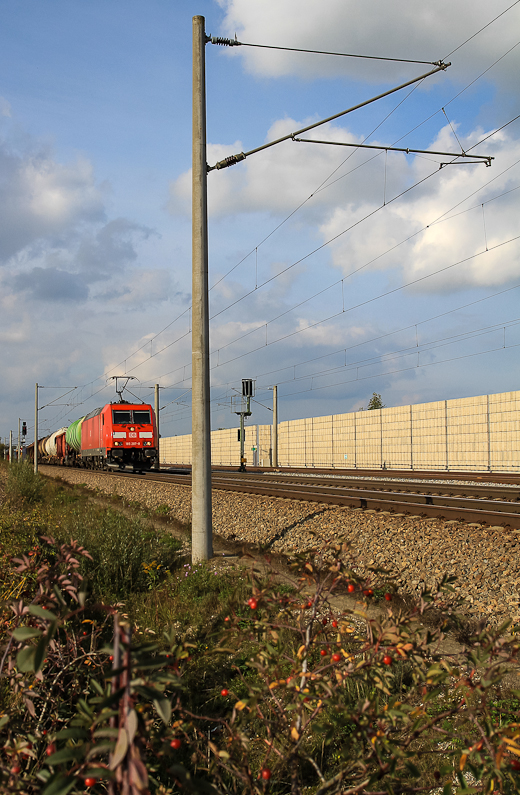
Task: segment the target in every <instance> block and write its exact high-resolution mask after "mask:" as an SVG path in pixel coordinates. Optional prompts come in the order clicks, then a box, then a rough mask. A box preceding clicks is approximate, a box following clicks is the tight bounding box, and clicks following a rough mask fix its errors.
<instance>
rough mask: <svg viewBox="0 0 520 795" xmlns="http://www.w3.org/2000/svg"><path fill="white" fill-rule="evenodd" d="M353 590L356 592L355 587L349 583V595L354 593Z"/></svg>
mask: <svg viewBox="0 0 520 795" xmlns="http://www.w3.org/2000/svg"><path fill="white" fill-rule="evenodd" d="M355 590H356V586H355V585H354V584H353V583H351V582H349V584H348V585H347V591H348V592H349V593H354V591H355Z"/></svg>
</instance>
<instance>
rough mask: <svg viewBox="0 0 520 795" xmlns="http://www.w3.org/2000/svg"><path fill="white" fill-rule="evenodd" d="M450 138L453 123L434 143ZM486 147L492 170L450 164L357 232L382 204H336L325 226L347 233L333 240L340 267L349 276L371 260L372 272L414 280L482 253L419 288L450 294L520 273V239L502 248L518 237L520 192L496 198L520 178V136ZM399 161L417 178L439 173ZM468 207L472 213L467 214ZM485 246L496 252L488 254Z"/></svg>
mask: <svg viewBox="0 0 520 795" xmlns="http://www.w3.org/2000/svg"><path fill="white" fill-rule="evenodd" d="M475 137H478V136H475ZM470 143H471V142H470ZM449 144H450V141H449V135H448V128H447V127H446V128H444V129H443V130H442V131H441V133H440V135H439V136H438V138H437V140H436V141H434V142H433V143H432V149H439V148H446V147H447V146H449ZM485 146H486V153H487V152H492V153H493V154H494V155H495V156H496V159H495V160H494V161H493V166H492V168H491V169H486V168H485V167H484V166H482V165H475V166H455V165H454V166H450V167H446V168H445V169H443V170H442V171H441V172H440V173H437V174H435V176H433V177H432V178H431V179H430V180H428V181H427V182H426V183H424V184H423V185H422V186H421V187H419V189H417V190H415V191H411V192H410V193H409V194H407V196H406V197H403V198H402V199H401V200H399V201H396V202H395V203H391V204H388V205H387V206H386V207H384V208H381V209H380V210H379V211H378V213H377V214H376V215H374V216H372V218H371V219H369V220H367V221H365V222H363V223H362V224H360V225H359V226H358V227H356V228H354V229H352V231H350V232H346V233H345V234H341V233H342V232H344V230H346V229H348V228H349V227H351V226H352V224H353V222H355V221H356V220H357V219H358V218H359V217H362V216H367V215H369V213H370V212H372V211H373V210H376V209H377V207H378V206H380V204H381V202H378V203H377V204H375V203H373V202H371V201H366V202H365V203H364V204H363V206H362V207H360V208H357V211H356V212H355V213H354V212H352V211H351V210H350V209H349V208H346V209H345V208H336V209H335V210H334V212H333V214H332V215H331V217H330V219H328V220H327V222H326V223H324V224H322V226H321V233H322V235H323V239H324V240H331V239H333V238H334V237H336V236H337V235H340V234H341V237H339V238H338V239H337V240H336V241H335V242H333V243H332V244H331V252H332V258H333V263H334V265H335V266H336V267H338V268H339V269H340V270H341V272H342V273H343V274H345V275H348V274H350V273H353V272H354V271H356V270H358V269H359V268H364V267H365V266H367V268H368V269H371V270H389V269H391V268H397V269H399V270H400V271H401V272H402V276H403V278H404V280H405V281H409V280H411V279H415V278H419V277H421V276H425V275H427V274H430V273H433V272H434V271H435V270H438V269H440V268H443V267H446V266H449V265H451V264H453V263H456V262H458V261H460V260H468V258H470V257H473V256H474V255H478V254H481V253H482V256H477V257H475V258H474V259H470V260H469V261H467V262H465V263H463V264H462V265H461V266H457V267H456V268H453V269H451V270H448V271H446V272H445V273H444V274H443V275H440V276H435V277H433V278H432V279H429V280H425V281H424V282H422V283H421V284H420V285H418V286H417V287H416V288H415V289H418V290H421V291H423V290H424V291H426V292H430V291H438V292H443V291H445V290H447V289H454V288H460V287H469V286H480V285H500V284H504V283H506V282H508V281H509V280H511V279H513V278H517V277H518V275H519V272H520V269H519V255H520V245H519V242H518V241H517V242H516V243H512V244H509V245H508V246H507V247H503V248H502V247H501V248H495V247H497V246H498V245H499V244H501V243H504V242H505V241H507V240H509V239H510V238H513V237H516V235H517V219H518V212H519V203H520V196H519V194H518V191H513V192H512V193H509V194H507V195H504V196H503V197H501V198H497V199H496V200H495V201H489V200H490V199H493V198H494V197H498V196H499V195H500V194H502V193H504V194H505V193H506V192H507V191H508V190H509V189H511V188H513V187H515V186H517V185H518V184H519V179H520V166H519V165H515V163H518V162H519V161H520V142H519V141H517V140H512V139H510V138H508V137H507V136H506V135H505V133H504V132H502V133H499V134H497V136H495V138H492V139H490V140H489V141H488V142H486V144H485ZM481 148H483V147H481ZM398 167H399V169H400V170H401V171H405V170H406V172H407V175H408V179H410V181H412V182H416V181H418V180H420V179H421V178H422V177H424V176H426V175H427V174H428V173H429V172H432V171H434V168H432V165H431V164H430V163H427V162H426V161H423V160H415V161H414V162H413V163H411V164H410V165H408V164H406V163H403V162H401V163H399V166H398ZM487 183H489V184H487ZM391 196H392V194H391V195H390V197H389V198H391ZM482 204H484V208H482ZM452 208H453V209H452ZM464 210H468V212H464V213H463V212H462V211H464ZM447 211H450V212H447ZM451 216H453V218H451ZM436 221H438V222H437V223H435V222H436ZM410 236H411V238H410V240H409V241H408V242H404V241H406V239H407V238H409V237H410ZM401 243H402V245H400V244H401ZM486 246H487V248H488V249H495V250H494V251H488V252H486ZM483 252H486V253H483ZM373 260H375V261H374V262H372V261H373ZM370 263H371V264H370Z"/></svg>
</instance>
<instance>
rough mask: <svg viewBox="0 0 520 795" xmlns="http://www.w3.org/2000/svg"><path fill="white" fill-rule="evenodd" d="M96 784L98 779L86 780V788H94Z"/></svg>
mask: <svg viewBox="0 0 520 795" xmlns="http://www.w3.org/2000/svg"><path fill="white" fill-rule="evenodd" d="M95 783H96V779H95V778H86V779H85V786H86V787H93V786H94V784H95Z"/></svg>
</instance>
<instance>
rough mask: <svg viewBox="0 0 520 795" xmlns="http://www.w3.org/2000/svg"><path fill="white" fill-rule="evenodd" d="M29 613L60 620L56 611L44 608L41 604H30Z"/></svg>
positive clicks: (51, 619)
mask: <svg viewBox="0 0 520 795" xmlns="http://www.w3.org/2000/svg"><path fill="white" fill-rule="evenodd" d="M29 613H31V615H33V616H38V618H44V619H45V620H46V621H57V620H58V616H57V615H55V613H53V612H52V611H51V610H44V608H43V607H40V605H29Z"/></svg>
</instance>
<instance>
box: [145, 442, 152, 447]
mask: <svg viewBox="0 0 520 795" xmlns="http://www.w3.org/2000/svg"><path fill="white" fill-rule="evenodd" d="M143 446H144V447H151V446H152V443H151V442H143Z"/></svg>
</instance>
